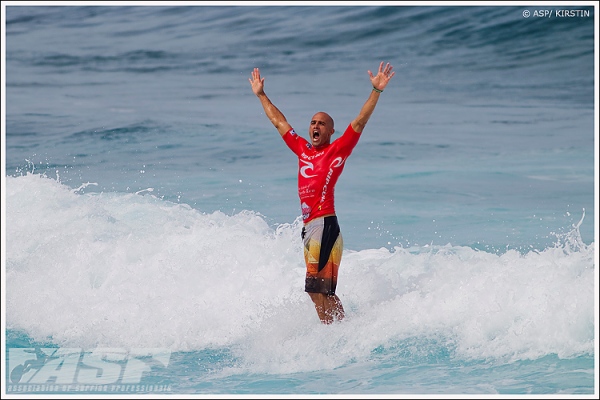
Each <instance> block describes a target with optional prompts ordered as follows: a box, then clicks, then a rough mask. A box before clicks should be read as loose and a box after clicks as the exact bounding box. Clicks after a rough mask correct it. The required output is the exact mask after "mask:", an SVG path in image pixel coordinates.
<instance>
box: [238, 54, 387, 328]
mask: <svg viewBox="0 0 600 400" xmlns="http://www.w3.org/2000/svg"><path fill="white" fill-rule="evenodd" d="M367 73H368V74H369V77H370V79H371V84H372V86H373V89H372V90H371V93H370V94H369V98H368V99H367V101H366V102H365V104H364V105H363V106H362V108H361V110H360V112H359V114H358V116H357V117H356V118H355V119H354V120H353V121H352V122H351V123H350V124H349V125H348V127H347V128H346V131H345V132H344V134H343V135H342V136H340V137H339V138H338V139H336V140H335V141H333V142H331V136H332V135H333V133H334V132H335V129H334V126H333V119H332V118H331V117H330V116H329V114H327V113H324V112H318V113H316V114H315V115H314V116H313V117H312V119H311V121H310V125H309V127H308V137H309V139H310V141H307V140H306V139H304V138H301V137H299V136H298V135H297V134H296V132H295V131H294V129H293V128H292V126H291V125H290V124H289V123H288V121H287V120H286V118H285V116H284V115H283V114H282V113H281V111H279V109H278V108H277V107H275V105H273V103H272V102H271V100H270V99H269V98H268V97H267V95H266V94H265V91H264V86H265V78H261V77H260V71H259V69H258V68H254V71H253V72H252V77H251V78H250V79H248V80H249V81H250V84H251V85H252V91H253V92H254V94H255V95H256V96H257V97H258V99H259V100H260V103H261V104H262V106H263V108H264V110H265V114H266V115H267V117H268V118H269V120H270V121H271V123H272V124H273V125H274V126H275V128H277V131H278V132H279V134H280V135H281V137H282V138H283V140H284V141H285V143H286V144H287V146H288V147H289V148H290V149H291V150H292V151H293V152H294V153H295V154H296V155H297V156H298V196H299V197H300V207H301V210H302V219H303V222H304V227H303V228H302V239H303V241H304V261H305V263H306V280H305V286H304V290H305V291H306V292H307V293H308V294H309V295H310V298H311V299H312V301H313V303H314V304H315V308H316V310H317V314H318V316H319V319H320V320H321V322H323V323H324V324H331V323H332V322H333V321H334V320H338V321H341V320H342V319H343V318H344V308H343V307H342V303H341V301H340V299H339V298H338V296H337V295H336V294H335V289H336V286H337V278H338V269H339V266H340V262H341V260H342V250H343V239H342V235H341V233H340V227H339V225H338V221H337V216H336V213H335V207H334V196H333V194H334V188H335V184H336V182H337V180H338V178H339V176H340V174H341V173H342V170H343V169H344V165H345V162H346V159H347V158H348V157H349V156H350V154H351V153H352V150H353V149H354V146H356V144H357V143H358V139H359V138H360V135H361V133H362V131H363V129H364V128H365V125H366V124H367V121H368V120H369V118H370V117H371V114H372V113H373V110H375V106H376V105H377V101H378V100H379V96H380V95H381V93H382V92H383V90H384V89H385V87H386V86H387V84H388V82H389V81H390V79H391V78H392V77H393V76H394V75H395V72H393V71H392V66H391V65H390V64H389V63H387V64H386V65H385V66H384V65H383V62H381V63H380V64H379V70H378V72H377V75H375V76H373V73H372V72H371V71H367Z"/></svg>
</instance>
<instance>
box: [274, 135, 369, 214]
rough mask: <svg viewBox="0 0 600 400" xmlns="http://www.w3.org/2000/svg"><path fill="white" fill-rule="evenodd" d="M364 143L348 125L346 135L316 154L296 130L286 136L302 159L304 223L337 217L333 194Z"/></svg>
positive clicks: (300, 183) (300, 192)
mask: <svg viewBox="0 0 600 400" xmlns="http://www.w3.org/2000/svg"><path fill="white" fill-rule="evenodd" d="M358 139H360V133H357V132H355V131H354V129H352V125H351V124H350V125H348V128H346V131H345V132H344V134H343V135H342V136H341V137H339V138H338V139H336V140H334V141H333V142H332V143H331V144H329V145H328V146H326V147H324V148H321V149H320V150H316V149H315V148H314V147H313V146H312V145H311V144H310V143H309V142H308V141H307V140H306V139H304V138H302V137H300V136H298V135H297V134H296V132H295V131H294V129H293V128H292V129H290V130H289V131H287V132H286V133H285V134H284V135H283V140H284V141H285V143H286V144H287V145H288V147H289V148H290V149H291V150H292V151H293V152H294V153H295V154H296V155H297V156H298V196H299V197H300V207H301V209H302V219H303V221H304V223H305V224H306V223H308V222H309V221H311V220H313V219H315V218H317V217H321V216H323V215H327V214H335V206H334V200H333V192H334V188H335V184H336V182H337V180H338V178H339V177H340V174H341V173H342V170H343V169H344V165H345V161H346V159H347V158H348V157H349V156H350V153H352V150H353V149H354V147H355V146H356V144H357V143H358Z"/></svg>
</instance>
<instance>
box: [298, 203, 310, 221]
mask: <svg viewBox="0 0 600 400" xmlns="http://www.w3.org/2000/svg"><path fill="white" fill-rule="evenodd" d="M300 207H301V208H302V219H303V220H305V219H307V218H308V216H309V215H310V211H311V208H310V206H309V205H308V204H306V203H304V202H303V203H302V204H301V205H300Z"/></svg>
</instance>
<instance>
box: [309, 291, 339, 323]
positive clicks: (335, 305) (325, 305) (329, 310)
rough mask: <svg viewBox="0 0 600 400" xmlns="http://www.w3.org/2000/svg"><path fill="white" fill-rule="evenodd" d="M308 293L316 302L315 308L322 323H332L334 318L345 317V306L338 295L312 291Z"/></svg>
mask: <svg viewBox="0 0 600 400" xmlns="http://www.w3.org/2000/svg"><path fill="white" fill-rule="evenodd" d="M308 295H309V296H310V298H311V300H312V301H313V303H315V309H316V310H317V314H318V315H319V319H320V320H321V322H322V323H324V324H331V323H332V322H333V321H334V320H337V321H341V320H342V319H344V316H345V314H344V307H343V306H342V302H341V301H340V299H339V297H337V295H335V294H333V295H327V294H324V293H310V292H309V293H308Z"/></svg>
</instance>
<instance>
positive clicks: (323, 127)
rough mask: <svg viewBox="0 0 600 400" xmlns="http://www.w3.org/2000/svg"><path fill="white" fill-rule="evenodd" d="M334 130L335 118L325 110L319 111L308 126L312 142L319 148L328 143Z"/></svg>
mask: <svg viewBox="0 0 600 400" xmlns="http://www.w3.org/2000/svg"><path fill="white" fill-rule="evenodd" d="M334 131H335V130H334V129H333V119H332V118H331V117H330V116H329V115H328V114H326V113H324V112H318V113H316V114H315V115H314V116H313V117H312V119H311V121H310V126H309V128H308V136H309V137H310V143H311V144H312V145H313V146H314V147H317V148H318V147H321V146H325V145H328V144H329V143H330V140H331V135H333V132H334Z"/></svg>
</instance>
